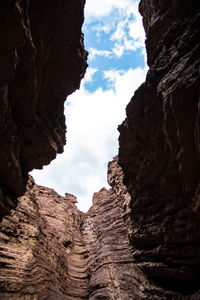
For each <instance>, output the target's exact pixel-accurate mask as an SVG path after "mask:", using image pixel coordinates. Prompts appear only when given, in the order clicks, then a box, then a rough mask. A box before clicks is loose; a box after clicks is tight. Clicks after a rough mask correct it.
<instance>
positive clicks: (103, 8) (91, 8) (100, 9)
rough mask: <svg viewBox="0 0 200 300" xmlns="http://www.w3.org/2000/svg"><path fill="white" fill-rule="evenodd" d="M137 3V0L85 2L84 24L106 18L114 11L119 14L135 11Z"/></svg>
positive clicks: (95, 0)
mask: <svg viewBox="0 0 200 300" xmlns="http://www.w3.org/2000/svg"><path fill="white" fill-rule="evenodd" d="M138 2H139V1H137V0H109V1H108V0H101V1H99V0H87V1H86V5H85V19H86V22H91V21H93V20H94V19H101V18H104V17H107V16H108V15H110V14H111V13H112V12H113V11H114V10H118V12H119V13H120V14H122V13H123V12H124V11H127V12H129V11H133V10H134V11H135V10H137V6H138Z"/></svg>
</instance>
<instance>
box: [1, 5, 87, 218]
mask: <svg viewBox="0 0 200 300" xmlns="http://www.w3.org/2000/svg"><path fill="white" fill-rule="evenodd" d="M84 2H85V1H84V0H74V1H62V0H51V1H49V0H42V1H40V0H30V1H29V0H18V1H13V0H7V1H1V2H0V42H1V47H0V66H1V70H0V102H1V105H0V140H1V142H0V218H1V217H2V216H3V215H5V214H6V213H8V211H9V210H10V208H13V207H15V205H16V203H17V197H18V196H19V195H22V194H23V193H24V191H25V185H26V181H27V178H28V177H27V174H28V172H29V171H30V170H32V169H33V168H42V166H43V165H45V164H48V163H49V162H50V161H51V160H52V159H54V158H55V156H56V153H61V152H62V151H63V145H64V144H65V120H64V114H63V111H64V101H65V99H66V96H67V95H69V94H71V93H72V92H73V91H74V90H75V89H77V88H78V87H79V83H80V79H81V78H82V77H83V75H84V72H85V68H86V56H87V55H86V52H85V51H84V47H83V36H82V33H81V26H82V22H83V8H84Z"/></svg>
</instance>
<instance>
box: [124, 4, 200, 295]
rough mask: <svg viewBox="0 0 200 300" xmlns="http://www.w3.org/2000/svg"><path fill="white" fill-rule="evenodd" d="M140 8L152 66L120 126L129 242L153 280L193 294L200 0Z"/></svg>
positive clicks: (198, 284) (199, 238)
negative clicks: (128, 200)
mask: <svg viewBox="0 0 200 300" xmlns="http://www.w3.org/2000/svg"><path fill="white" fill-rule="evenodd" d="M139 9H140V12H141V14H142V16H143V23H144V28H145V31H146V37H147V39H146V47H147V58H148V65H149V67H150V69H149V71H148V74H147V78H146V82H145V83H144V84H143V85H142V86H141V87H140V88H139V89H138V90H137V91H136V92H135V95H134V96H133V98H132V99H131V102H130V103H129V104H128V106H127V109H126V113H127V118H126V120H125V121H124V122H123V124H122V125H121V126H120V127H119V131H120V139H119V142H120V149H119V163H120V165H121V166H122V168H123V172H124V174H125V177H124V183H125V185H126V186H127V188H128V191H129V193H130V195H131V201H130V217H131V221H132V223H133V224H134V225H133V226H132V227H130V230H129V231H132V232H130V242H131V244H132V245H133V247H134V248H136V249H137V251H136V252H135V254H134V258H135V259H136V260H137V262H138V265H139V266H140V269H141V270H142V271H143V272H144V273H145V274H147V275H148V276H149V278H150V279H151V280H153V281H154V282H155V283H156V284H157V285H158V286H161V287H163V288H164V289H166V290H174V291H175V292H179V293H181V294H183V295H188V294H192V293H195V292H196V291H198V290H199V288H200V252H199V247H200V214H199V212H200V210H199V209H200V189H199V187H200V184H199V178H200V176H199V175H200V163H199V159H200V152H199V150H200V135H199V118H200V102H199V101H200V97H199V96H200V56H199V53H200V2H199V1H157V0H155V1H154V0H148V1H147V0H142V1H141V2H140V6H139ZM199 297H200V296H199ZM195 299H198V298H195Z"/></svg>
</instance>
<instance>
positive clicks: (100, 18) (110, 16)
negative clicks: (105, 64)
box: [85, 0, 146, 60]
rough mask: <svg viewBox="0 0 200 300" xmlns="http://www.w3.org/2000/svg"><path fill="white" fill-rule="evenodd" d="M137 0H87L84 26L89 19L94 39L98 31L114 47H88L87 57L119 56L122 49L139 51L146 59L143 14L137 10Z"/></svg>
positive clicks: (123, 51) (123, 50)
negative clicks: (104, 48)
mask: <svg viewBox="0 0 200 300" xmlns="http://www.w3.org/2000/svg"><path fill="white" fill-rule="evenodd" d="M138 3H139V1H138V0H135V1H134V0H110V1H107V0H102V1H99V0H88V1H86V10H85V15H86V17H85V21H86V22H85V29H86V31H87V26H88V24H90V23H91V22H93V25H92V26H91V27H90V30H92V31H95V32H96V36H97V39H100V36H101V34H105V33H106V34H109V33H111V32H112V34H111V36H110V40H111V41H112V42H114V46H113V48H112V49H111V50H110V51H105V50H101V49H98V50H97V49H93V48H92V49H89V52H90V53H91V54H90V56H89V59H90V60H92V59H94V57H95V56H98V55H101V56H102V55H104V56H106V57H114V56H115V57H118V58H120V57H122V56H123V55H124V53H125V51H136V50H138V49H140V50H141V52H142V53H143V55H144V56H145V60H146V51H145V44H144V41H145V33H144V29H143V25H142V17H141V15H140V14H139V12H138Z"/></svg>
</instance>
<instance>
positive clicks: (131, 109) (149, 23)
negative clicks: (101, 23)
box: [0, 0, 200, 300]
mask: <svg viewBox="0 0 200 300" xmlns="http://www.w3.org/2000/svg"><path fill="white" fill-rule="evenodd" d="M83 6H84V1H81V0H75V1H61V0H57V1H55V0H52V1H47V0H44V1H39V0H34V1H33V0H31V1H30V2H29V1H25V0H21V1H19V0H18V1H7V2H6V3H3V2H2V3H1V4H0V14H1V19H0V24H1V30H0V37H1V40H2V45H3V46H2V47H1V49H0V57H1V66H2V69H1V70H2V71H1V73H0V74H1V77H0V82H1V99H2V101H1V102H2V105H1V108H0V122H1V124H0V126H1V131H0V133H1V141H2V142H1V147H0V154H1V155H0V166H1V173H0V185H1V193H0V203H1V210H0V213H1V216H3V215H5V214H7V215H6V216H4V217H3V220H2V222H1V224H0V299H2V300H3V299H13V300H14V299H15V300H18V299H19V300H21V299H24V300H25V299H30V300H33V299H34V300H44V299H59V300H75V299H80V300H84V299H90V300H100V299H104V300H106V299H109V300H111V299H112V300H140V299H146V300H148V299H160V300H161V299H162V300H168V299H172V300H176V299H185V300H186V299H195V300H196V299H200V252H199V248H200V220H199V218H200V217H199V212H200V194H199V190H200V189H199V186H200V184H199V172H200V168H199V166H200V164H199V158H200V130H199V125H200V104H199V99H200V97H199V89H200V58H199V53H200V38H199V37H200V3H199V1H196V0H191V1H186V0H183V1H179V0H173V1H172V0H170V1H165V0H159V1H158V0H142V1H141V3H140V12H141V14H142V15H143V23H144V27H145V31H146V36H147V40H146V46H147V56H148V64H149V67H150V69H149V71H148V74H147V78H146V82H145V83H144V84H143V85H142V86H141V87H140V88H139V89H138V90H137V91H136V92H135V95H134V96H133V98H132V99H131V102H130V103H129V104H128V106H127V118H126V120H125V121H124V122H123V124H122V125H121V126H120V127H119V131H120V139H119V142H120V149H119V164H120V166H119V164H118V157H115V158H114V160H113V161H112V162H111V163H109V166H108V182H109V183H110V185H111V189H110V190H106V189H105V188H103V189H101V190H100V191H99V192H98V193H96V194H95V195H94V197H93V206H92V208H91V209H90V210H89V211H88V212H87V213H86V214H84V213H81V212H80V211H78V210H77V208H76V206H75V203H76V197H75V196H73V195H71V194H69V193H66V194H65V197H61V196H59V195H58V194H57V193H56V192H55V191H53V190H51V189H48V188H45V187H41V186H37V185H35V184H34V181H33V179H32V178H30V179H29V181H28V183H27V188H26V193H25V194H24V195H23V196H22V197H20V198H19V203H18V205H17V207H16V208H14V207H15V204H16V203H17V201H16V197H17V196H18V195H21V194H23V191H24V190H25V183H26V181H27V174H28V171H29V170H31V169H32V168H35V167H38V168H40V167H42V165H44V164H47V163H48V162H49V161H50V160H51V159H53V158H54V157H55V155H56V153H57V152H60V151H62V147H63V144H64V142H65V125H64V117H63V103H64V100H65V97H66V95H68V94H70V93H71V92H73V90H74V89H76V88H77V87H78V86H79V82H80V79H81V77H82V76H83V73H84V71H85V67H86V63H85V58H86V53H85V51H84V49H83V43H82V35H81V29H80V28H81V24H82V22H83V14H82V12H83ZM72 16H73V18H72ZM63 28H65V30H66V31H65V30H64V31H63ZM8 32H9V34H12V36H13V39H10V38H9V36H8ZM58 58H59V59H60V61H58ZM123 183H124V184H125V185H124V184H123ZM11 208H13V209H12V210H11V211H10V209H11ZM9 211H10V213H8V212H9Z"/></svg>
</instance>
